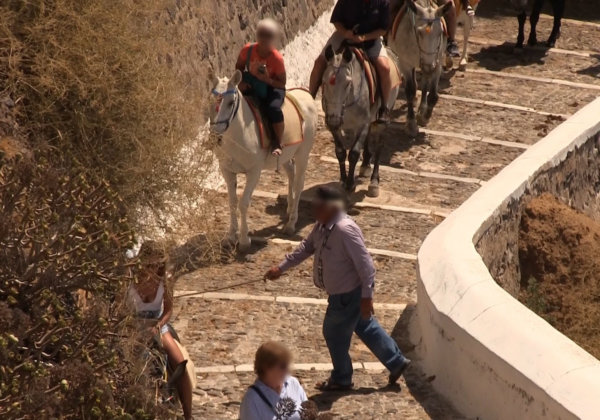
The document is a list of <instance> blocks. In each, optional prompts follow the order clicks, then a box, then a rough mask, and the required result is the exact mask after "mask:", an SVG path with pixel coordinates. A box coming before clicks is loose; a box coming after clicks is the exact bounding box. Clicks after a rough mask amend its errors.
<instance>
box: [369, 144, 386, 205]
mask: <svg viewBox="0 0 600 420" xmlns="http://www.w3.org/2000/svg"><path fill="white" fill-rule="evenodd" d="M367 143H370V144H371V147H373V148H374V149H375V155H374V160H373V173H372V174H371V182H369V188H368V189H367V195H368V196H369V197H378V196H379V160H380V158H381V150H382V149H383V141H382V140H381V133H380V132H377V133H374V134H372V138H370V139H369V141H368V142H367Z"/></svg>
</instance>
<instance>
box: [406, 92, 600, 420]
mask: <svg viewBox="0 0 600 420" xmlns="http://www.w3.org/2000/svg"><path fill="white" fill-rule="evenodd" d="M599 132H600V99H597V100H596V101H594V102H592V103H591V104H589V105H588V106H586V107H585V108H583V109H582V110H581V111H579V112H578V113H577V114H575V115H574V116H573V117H571V118H570V119H569V120H567V121H566V122H564V123H563V124H561V125H560V126H559V127H557V128H556V129H555V130H554V131H552V132H551V133H550V134H549V135H548V136H547V137H546V138H544V139H542V140H541V141H539V142H538V143H537V144H535V145H534V146H532V147H530V148H529V149H528V150H527V151H526V152H525V153H523V154H522V155H521V156H520V157H519V158H517V159H516V160H515V161H514V162H513V163H511V164H510V165H509V166H507V167H506V168H505V169H504V170H502V171H501V172H500V173H499V174H498V175H497V176H496V177H494V178H492V179H491V180H490V181H488V182H487V183H486V185H484V186H483V187H482V188H481V189H479V190H478V191H477V192H476V193H475V194H473V196H471V198H469V199H468V200H467V201H466V202H465V203H464V204H463V205H462V206H461V207H459V208H458V209H457V210H456V211H455V212H453V213H452V214H451V215H450V216H448V218H447V219H446V220H445V221H444V222H442V223H441V224H440V225H439V226H438V227H437V228H436V229H434V230H433V231H432V232H431V234H430V235H429V236H428V237H427V238H426V239H425V241H424V242H423V245H422V247H421V249H420V250H419V253H418V268H417V274H418V276H417V277H418V280H417V282H418V285H417V287H418V288H417V293H418V304H417V310H416V316H415V317H414V318H413V321H412V325H411V335H412V337H411V338H412V339H413V340H415V341H413V342H415V343H417V349H416V351H417V353H418V355H419V358H420V359H421V360H420V362H419V363H420V364H421V366H422V368H423V370H424V371H425V373H426V374H428V375H435V377H436V378H435V380H434V381H433V385H434V387H435V388H436V390H437V391H439V392H440V393H441V394H443V395H444V396H445V397H447V398H448V399H449V400H450V401H452V403H453V404H454V405H455V406H456V408H457V409H459V410H460V411H462V413H463V414H465V415H466V416H468V417H478V418H481V419H486V420H488V419H538V418H544V419H574V418H581V419H598V418H600V361H598V360H597V359H595V358H594V357H592V356H591V355H590V354H589V353H587V352H585V351H584V350H583V349H581V348H580V347H579V346H577V345H576V344H575V343H574V342H573V341H571V340H570V339H569V338H567V337H565V336H564V335H562V334H561V333H560V332H558V331H557V330H555V329H554V328H552V327H551V326H550V324H548V323H546V322H545V321H544V320H543V319H541V318H540V317H538V316H537V315H536V314H534V313H533V312H531V311H530V310H529V309H527V308H526V307H525V306H523V305H521V304H520V303H519V302H518V301H517V300H515V299H514V298H512V297H511V296H510V295H509V294H508V293H507V292H506V291H505V290H504V289H502V288H501V287H500V286H498V285H497V284H496V282H495V281H494V279H493V278H492V276H491V275H490V273H489V271H488V269H487V267H486V266H485V264H484V262H483V260H482V258H481V256H480V255H479V253H478V252H477V250H476V249H475V246H474V243H477V241H478V239H479V238H480V236H481V235H482V234H483V233H484V232H485V230H486V229H487V228H488V227H489V224H490V223H491V220H493V218H494V216H495V215H497V214H499V213H500V212H501V209H503V208H505V207H506V205H507V204H508V203H509V202H511V201H513V200H519V199H520V197H521V196H522V194H523V193H524V191H525V190H526V188H527V186H528V185H530V183H531V182H532V181H533V180H535V179H536V177H537V175H538V174H539V173H540V172H541V171H543V170H547V169H548V168H551V167H554V166H557V165H558V164H559V163H560V162H562V161H563V160H564V159H565V158H566V157H567V154H568V153H569V152H570V151H573V150H575V149H576V148H578V147H579V146H581V145H582V144H584V143H585V142H586V141H588V139H590V138H591V137H593V136H594V135H595V134H597V133H599Z"/></svg>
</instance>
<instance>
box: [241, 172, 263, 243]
mask: <svg viewBox="0 0 600 420" xmlns="http://www.w3.org/2000/svg"><path fill="white" fill-rule="evenodd" d="M260 171H261V168H260V167H259V168H258V169H255V170H253V171H252V172H248V173H247V174H246V186H245V187H244V192H243V193H242V198H241V199H240V219H241V226H240V237H239V250H240V251H241V252H246V251H248V249H249V248H250V237H249V236H248V208H249V207H250V200H251V199H252V193H253V192H254V189H255V188H256V186H257V185H258V181H259V180H260Z"/></svg>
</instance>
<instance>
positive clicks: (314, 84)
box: [308, 54, 327, 98]
mask: <svg viewBox="0 0 600 420" xmlns="http://www.w3.org/2000/svg"><path fill="white" fill-rule="evenodd" d="M326 68H327V60H325V56H324V55H322V54H321V55H319V56H318V57H317V59H316V60H315V65H314V66H313V69H312V71H311V72H310V81H309V88H308V90H309V91H310V94H311V95H312V97H313V98H316V97H317V93H318V92H319V87H320V86H321V79H323V73H325V69H326Z"/></svg>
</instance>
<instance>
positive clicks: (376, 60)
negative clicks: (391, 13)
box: [367, 38, 392, 123]
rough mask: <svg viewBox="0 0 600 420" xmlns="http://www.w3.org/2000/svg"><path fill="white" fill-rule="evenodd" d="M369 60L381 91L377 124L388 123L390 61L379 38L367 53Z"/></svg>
mask: <svg viewBox="0 0 600 420" xmlns="http://www.w3.org/2000/svg"><path fill="white" fill-rule="evenodd" d="M367 55H368V56H369V59H370V60H371V61H372V62H373V64H374V65H375V69H376V70H377V76H378V79H379V89H380V91H381V106H380V108H379V113H378V115H377V120H378V121H379V122H384V123H389V121H390V111H389V109H388V101H389V99H390V92H391V91H392V78H391V76H390V60H389V58H388V56H387V51H386V49H385V46H384V45H383V41H382V39H381V38H379V39H377V40H375V44H373V46H372V47H371V48H369V50H368V51H367Z"/></svg>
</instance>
